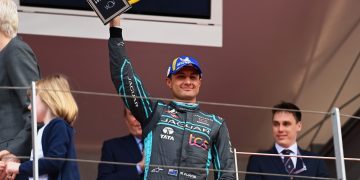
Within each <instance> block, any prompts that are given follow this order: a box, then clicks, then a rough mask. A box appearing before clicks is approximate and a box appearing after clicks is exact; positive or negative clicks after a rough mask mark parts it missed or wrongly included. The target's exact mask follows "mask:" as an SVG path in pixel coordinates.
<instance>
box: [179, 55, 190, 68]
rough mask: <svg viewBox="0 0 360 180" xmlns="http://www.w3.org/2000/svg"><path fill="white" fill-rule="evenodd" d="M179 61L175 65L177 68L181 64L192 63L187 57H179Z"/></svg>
mask: <svg viewBox="0 0 360 180" xmlns="http://www.w3.org/2000/svg"><path fill="white" fill-rule="evenodd" d="M179 60H180V62H179V61H178V63H177V64H176V66H177V67H179V66H181V65H183V64H191V63H192V62H191V60H190V58H189V57H185V58H181V57H179Z"/></svg>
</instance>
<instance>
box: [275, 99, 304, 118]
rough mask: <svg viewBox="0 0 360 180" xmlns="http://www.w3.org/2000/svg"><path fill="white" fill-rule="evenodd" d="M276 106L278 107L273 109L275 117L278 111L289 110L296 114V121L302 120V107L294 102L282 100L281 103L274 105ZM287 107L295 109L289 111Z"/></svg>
mask: <svg viewBox="0 0 360 180" xmlns="http://www.w3.org/2000/svg"><path fill="white" fill-rule="evenodd" d="M274 108H276V109H273V110H272V114H273V118H274V115H275V113H277V112H289V113H291V114H293V115H294V117H295V119H296V122H299V121H301V112H300V108H299V107H297V106H296V105H295V104H293V103H290V102H285V101H282V102H281V103H279V104H276V105H274ZM286 109H288V110H295V111H287V110H286Z"/></svg>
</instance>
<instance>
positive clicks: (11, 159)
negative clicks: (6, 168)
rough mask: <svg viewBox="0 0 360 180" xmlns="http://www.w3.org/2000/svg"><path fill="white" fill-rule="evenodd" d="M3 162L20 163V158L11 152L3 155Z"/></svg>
mask: <svg viewBox="0 0 360 180" xmlns="http://www.w3.org/2000/svg"><path fill="white" fill-rule="evenodd" d="M1 160H2V161H3V162H5V164H7V163H8V162H17V163H20V160H19V159H18V158H17V157H16V156H15V155H13V154H11V153H9V154H6V155H5V156H3V158H2V159H1Z"/></svg>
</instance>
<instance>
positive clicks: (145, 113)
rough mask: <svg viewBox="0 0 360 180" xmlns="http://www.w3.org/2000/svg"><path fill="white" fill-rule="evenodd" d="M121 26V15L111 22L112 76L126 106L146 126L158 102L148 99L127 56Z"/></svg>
mask: <svg viewBox="0 0 360 180" xmlns="http://www.w3.org/2000/svg"><path fill="white" fill-rule="evenodd" d="M119 26H120V17H116V18H115V19H113V20H112V21H111V22H110V39H109V42H108V47H109V57H110V71H111V78H112V81H113V83H114V86H115V88H116V90H117V92H118V93H119V94H120V95H123V96H124V97H122V99H123V101H124V103H125V105H126V107H127V108H128V109H129V110H130V111H131V113H132V114H133V115H134V116H135V117H136V119H137V120H138V121H139V122H140V123H141V125H142V127H143V128H144V127H145V126H146V125H147V124H148V123H149V122H148V120H149V117H151V116H152V113H153V109H154V106H155V104H156V102H153V101H152V100H150V99H148V93H147V91H145V88H144V87H143V83H142V82H141V80H140V78H139V77H138V76H137V74H136V73H135V71H134V69H133V66H132V64H131V62H130V60H129V58H128V57H127V54H126V51H125V42H124V40H123V38H122V29H120V28H119Z"/></svg>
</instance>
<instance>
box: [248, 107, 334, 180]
mask: <svg viewBox="0 0 360 180" xmlns="http://www.w3.org/2000/svg"><path fill="white" fill-rule="evenodd" d="M274 108H275V109H274V110H273V120H272V130H273V137H274V139H275V145H274V146H273V147H272V148H271V149H270V150H268V151H265V152H263V153H268V154H276V155H278V154H280V155H301V156H316V154H315V153H312V152H309V151H305V150H302V149H301V148H300V147H299V146H298V145H297V142H296V138H297V134H298V133H299V132H300V131H301V127H302V123H301V112H300V109H299V108H298V107H297V106H296V105H295V104H292V103H288V102H282V103H280V104H277V105H275V106H274ZM247 172H260V173H271V174H286V175H297V176H312V177H328V176H329V175H328V171H327V167H326V165H325V163H324V161H323V160H320V159H311V158H301V157H285V156H251V157H250V160H249V163H248V166H247ZM258 179H259V180H281V179H289V177H280V176H270V175H267V176H266V175H250V174H247V175H246V180H258ZM290 179H292V178H290Z"/></svg>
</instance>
